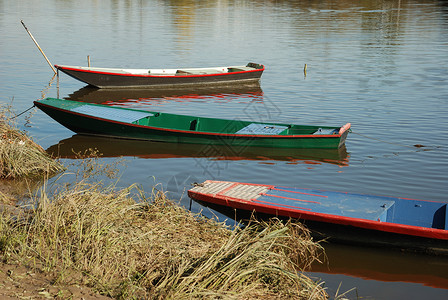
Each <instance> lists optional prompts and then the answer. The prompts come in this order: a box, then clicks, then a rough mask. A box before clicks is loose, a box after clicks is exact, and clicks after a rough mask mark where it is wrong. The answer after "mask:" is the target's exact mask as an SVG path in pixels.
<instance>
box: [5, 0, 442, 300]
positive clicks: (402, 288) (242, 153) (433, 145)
mask: <svg viewBox="0 0 448 300" xmlns="http://www.w3.org/2000/svg"><path fill="white" fill-rule="evenodd" d="M447 7H448V6H447V5H446V2H445V1H406V0H401V1H350V0H348V1H336V2H335V1H292V0H291V1H287V0H284V1H249V0H248V1H193V0H190V1H180V0H179V1H157V0H148V1H54V0H43V1H12V0H0V37H1V42H0V101H1V102H2V103H11V102H12V105H13V108H14V110H15V111H16V112H17V113H19V112H21V111H24V110H25V109H27V108H29V107H30V106H31V105H32V101H33V100H36V99H38V98H41V97H42V93H44V94H45V95H46V96H51V97H56V96H58V95H59V97H61V98H67V99H74V100H79V101H89V102H99V103H107V104H110V105H119V106H126V107H136V108H142V109H148V110H156V111H162V112H174V113H182V114H194V115H200V116H211V117H214V116H219V117H223V118H230V119H246V120H257V121H259V120H261V121H279V122H285V123H288V122H293V123H303V124H316V125H322V126H325V125H328V126H333V125H336V126H339V125H343V124H345V123H346V122H351V123H352V130H353V132H352V134H350V135H349V137H348V140H347V143H346V148H344V149H341V150H340V151H323V152H322V151H317V152H316V151H311V152H310V151H292V152H291V151H289V152H288V151H286V152H282V151H277V150H273V149H262V150H259V151H254V150H250V149H249V150H248V149H245V150H244V149H235V150H234V151H233V152H231V153H228V152H226V151H225V150H224V149H219V148H217V149H215V148H211V147H207V146H200V147H197V146H191V145H167V144H160V143H139V142H126V141H117V140H110V139H96V138H86V137H80V136H76V135H75V136H73V135H74V134H73V132H71V131H69V130H67V129H65V128H63V127H62V126H60V125H59V124H57V123H55V122H54V121H52V120H51V119H50V118H49V117H47V116H46V115H44V114H43V113H42V112H40V111H37V110H32V111H31V113H27V114H25V115H23V116H21V117H20V118H19V119H18V125H19V126H20V127H21V128H22V129H26V130H27V131H28V132H29V133H30V134H31V135H32V136H33V137H34V138H35V140H36V141H37V142H39V143H40V144H41V145H42V146H43V147H44V148H46V149H49V150H51V151H53V150H54V149H59V150H58V151H60V153H61V156H63V157H65V158H64V159H63V160H64V162H66V163H67V164H70V163H72V162H74V159H73V158H70V152H71V151H69V150H70V149H71V148H75V149H77V150H84V149H86V148H89V147H97V148H98V149H100V150H101V152H103V153H104V156H105V158H104V161H105V162H113V161H114V160H115V157H117V156H125V158H126V164H125V165H123V166H122V167H121V172H122V176H121V178H122V179H121V183H120V184H122V185H123V186H127V185H129V184H132V183H135V182H137V183H140V184H141V185H142V186H143V187H144V188H146V189H148V190H149V189H150V188H151V187H152V185H153V184H155V183H160V184H161V185H162V186H163V188H164V189H165V190H168V191H169V192H170V195H171V196H172V198H174V199H180V201H181V203H182V204H184V205H185V206H189V199H187V198H186V197H185V191H186V189H188V188H189V184H190V183H191V182H192V181H202V180H205V179H217V180H232V181H245V182H255V183H266V184H278V185H286V186H300V187H306V188H322V189H335V190H342V191H349V192H356V193H366V194H379V195H390V196H402V197H409V198H420V199H428V200H437V201H446V202H448V198H447V191H448V188H447V186H448V151H447V150H448V118H447V116H448V8H447ZM20 20H24V22H25V23H26V25H27V26H28V28H29V29H30V30H31V32H32V33H33V35H34V37H35V38H36V39H37V40H38V42H39V44H40V46H41V47H42V48H43V49H44V51H45V53H46V55H47V56H48V58H49V59H50V61H51V62H52V63H54V64H56V63H57V64H66V65H87V55H90V58H91V63H92V65H94V66H100V67H130V68H138V67H145V68H149V67H154V68H165V67H166V68H176V67H201V66H220V65H239V64H246V63H247V62H258V63H262V64H264V65H266V71H265V73H264V74H263V77H262V80H261V84H260V86H258V87H244V86H238V87H235V88H234V89H228V88H227V89H225V88H224V89H213V90H204V89H200V90H198V89H191V90H180V91H179V90H178V91H175V90H174V91H158V92H151V91H127V92H108V91H98V90H94V89H90V88H86V87H85V86H84V84H82V83H80V82H78V81H76V80H74V79H72V78H69V77H68V76H65V75H61V77H60V80H59V81H60V82H59V85H60V88H59V90H57V88H56V80H53V81H52V82H51V85H50V80H51V79H52V76H53V74H52V71H51V69H50V67H49V66H48V65H47V64H46V62H45V60H44V59H43V57H42V56H41V54H40V53H39V52H38V50H37V48H36V47H35V45H34V44H33V42H32V41H31V39H30V38H29V36H28V35H27V33H26V32H25V30H24V29H23V27H22V25H21V24H20ZM305 64H306V65H307V72H306V75H305V74H304V72H303V70H304V65H305ZM61 141H62V142H63V145H62V146H59V147H58V146H57V144H58V143H60V142H61ZM414 145H423V146H424V147H420V148H417V147H414ZM67 177H68V176H67ZM191 209H192V210H193V211H195V212H198V211H201V210H202V211H203V213H204V214H205V215H207V216H210V217H212V216H213V215H214V212H211V211H209V210H208V209H207V208H204V207H201V206H199V205H198V204H196V203H193V205H192V207H191ZM216 215H217V216H218V217H220V218H222V216H221V215H219V214H216ZM327 252H328V256H329V259H330V263H329V266H327V265H325V266H320V267H319V266H317V267H316V268H315V269H314V271H315V273H311V275H312V276H314V277H316V278H321V279H322V280H324V281H326V286H327V287H328V288H329V293H330V294H333V295H334V293H335V292H336V290H337V288H338V286H339V284H340V283H341V289H340V290H341V291H345V290H348V289H350V288H352V287H356V288H357V290H356V291H352V292H350V293H348V295H347V296H348V297H349V298H356V294H357V295H359V296H361V297H364V298H369V299H419V298H423V297H426V298H431V299H446V297H448V271H447V270H448V268H447V267H448V260H445V259H440V258H434V257H427V256H415V255H408V254H402V253H395V252H392V253H391V252H390V251H383V250H378V249H375V250H371V249H362V248H356V247H347V246H335V245H331V246H328V247H327Z"/></svg>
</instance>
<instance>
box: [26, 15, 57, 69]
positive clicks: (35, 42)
mask: <svg viewBox="0 0 448 300" xmlns="http://www.w3.org/2000/svg"><path fill="white" fill-rule="evenodd" d="M20 22H21V23H22V25H23V27H24V28H25V30H26V32H28V34H29V35H30V37H31V39H32V40H33V42H34V44H36V46H37V48H38V49H39V51H40V53H42V55H43V56H44V58H45V60H46V61H47V63H48V64H49V65H50V67H51V68H52V69H53V72H54V74H56V73H57V72H56V70H55V68H54V67H53V65H52V64H51V63H50V61H49V60H48V58H47V56H46V55H45V53H44V51H42V49H41V48H40V46H39V44H38V43H37V41H36V40H35V39H34V37H33V35H32V34H31V32H30V31H29V30H28V28H26V26H25V23H23V20H20Z"/></svg>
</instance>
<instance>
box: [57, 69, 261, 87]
mask: <svg viewBox="0 0 448 300" xmlns="http://www.w3.org/2000/svg"><path fill="white" fill-rule="evenodd" d="M55 67H56V69H58V71H62V72H64V73H65V74H67V75H69V76H71V77H73V78H75V79H78V80H80V81H82V82H85V83H87V84H90V85H92V86H95V87H97V88H113V89H117V88H164V87H165V88H166V87H176V88H179V87H188V86H211V85H232V84H235V83H239V84H247V83H257V82H259V80H260V77H261V75H262V74H263V71H264V69H265V68H264V66H263V65H260V64H256V63H248V64H247V65H245V66H228V67H209V68H180V69H123V68H96V67H77V66H62V65H55Z"/></svg>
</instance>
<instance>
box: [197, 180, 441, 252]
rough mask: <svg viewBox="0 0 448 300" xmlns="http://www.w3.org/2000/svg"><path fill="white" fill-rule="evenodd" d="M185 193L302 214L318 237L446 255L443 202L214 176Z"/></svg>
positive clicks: (250, 208) (261, 210) (261, 211)
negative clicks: (223, 179)
mask: <svg viewBox="0 0 448 300" xmlns="http://www.w3.org/2000/svg"><path fill="white" fill-rule="evenodd" d="M188 195H189V197H190V198H192V199H194V200H197V201H200V202H205V203H208V204H212V205H218V206H221V207H227V208H232V209H236V210H237V211H240V212H243V213H244V212H245V213H246V214H247V213H252V212H256V213H257V216H258V215H260V216H263V217H266V216H271V217H272V216H276V217H281V218H294V219H300V220H303V221H304V223H305V224H306V225H307V226H308V227H309V228H310V229H312V230H313V232H314V234H315V235H317V236H318V237H323V238H330V239H331V240H333V241H337V242H343V243H354V244H362V245H366V246H372V245H375V246H382V247H384V246H387V247H394V248H400V249H405V250H410V251H418V252H426V253H433V254H443V255H448V230H447V228H448V216H447V203H443V202H434V201H423V200H414V199H403V198H393V197H381V196H369V195H361V194H349V193H343V192H330V191H321V190H309V189H298V188H288V187H277V186H271V185H256V184H246V183H236V182H225V181H212V180H207V181H205V182H204V183H203V184H200V185H198V186H196V187H194V188H192V189H190V190H189V191H188ZM234 215H235V213H234V212H232V213H229V216H234ZM246 217H247V215H246Z"/></svg>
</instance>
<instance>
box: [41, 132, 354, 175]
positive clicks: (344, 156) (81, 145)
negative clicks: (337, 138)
mask: <svg viewBox="0 0 448 300" xmlns="http://www.w3.org/2000/svg"><path fill="white" fill-rule="evenodd" d="M89 149H95V150H97V151H99V153H100V154H101V156H102V157H120V156H134V157H139V158H149V159H158V158H181V157H191V158H200V157H209V158H211V159H215V160H255V161H260V162H265V163H273V162H271V161H286V162H288V163H290V164H299V163H305V164H322V163H329V164H335V165H339V166H341V167H345V166H348V162H349V161H348V157H349V155H348V153H347V150H346V147H345V146H342V147H341V148H339V149H287V148H276V149H274V148H264V147H228V146H225V145H223V146H220V145H213V144H210V145H196V144H182V143H164V142H152V141H138V140H124V139H117V138H107V137H97V136H88V135H80V134H75V135H73V136H72V137H70V138H68V139H64V140H61V141H60V142H59V143H57V144H55V145H53V146H51V147H49V148H48V149H47V152H48V153H49V154H50V155H52V156H54V157H59V158H72V159H76V158H78V157H80V155H78V153H81V154H83V153H85V152H86V151H87V150H89Z"/></svg>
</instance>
